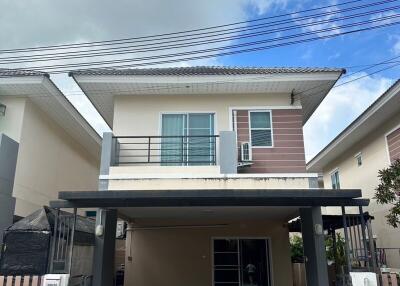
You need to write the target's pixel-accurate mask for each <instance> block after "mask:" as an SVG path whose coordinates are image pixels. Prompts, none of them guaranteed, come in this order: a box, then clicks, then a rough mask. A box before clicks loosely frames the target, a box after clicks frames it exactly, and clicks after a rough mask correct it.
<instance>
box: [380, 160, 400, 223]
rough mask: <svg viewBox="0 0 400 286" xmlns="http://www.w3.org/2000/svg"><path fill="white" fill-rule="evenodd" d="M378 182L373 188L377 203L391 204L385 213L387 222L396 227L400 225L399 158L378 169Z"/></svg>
mask: <svg viewBox="0 0 400 286" xmlns="http://www.w3.org/2000/svg"><path fill="white" fill-rule="evenodd" d="M378 177H379V180H380V183H379V185H378V187H377V188H376V189H375V197H374V198H375V199H376V201H377V202H378V204H391V205H392V207H391V209H390V210H389V214H388V215H386V219H387V222H388V224H390V225H391V226H393V227H395V228H397V227H398V226H399V225H400V199H399V197H400V159H397V160H396V161H394V162H393V163H392V164H391V165H390V166H389V168H385V169H382V170H380V171H379V175H378Z"/></svg>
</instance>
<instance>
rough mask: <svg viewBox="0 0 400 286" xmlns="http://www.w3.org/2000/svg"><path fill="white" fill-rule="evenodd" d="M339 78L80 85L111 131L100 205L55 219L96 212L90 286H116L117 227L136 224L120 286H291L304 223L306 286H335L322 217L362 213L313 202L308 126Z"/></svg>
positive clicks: (199, 70) (306, 75)
mask: <svg viewBox="0 0 400 286" xmlns="http://www.w3.org/2000/svg"><path fill="white" fill-rule="evenodd" d="M343 72H344V71H343V70H342V69H330V68H228V67H187V68H155V69H129V70H110V69H108V70H83V71H77V72H72V73H71V76H72V77H73V78H74V80H75V81H76V82H77V84H78V85H79V86H80V87H81V89H82V90H83V91H84V93H85V94H86V95H87V96H88V98H89V99H90V100H91V102H92V103H93V105H94V106H95V107H96V108H97V110H98V111H99V113H100V114H101V115H102V116H103V118H104V120H105V121H106V122H107V123H108V124H109V126H110V127H111V129H112V134H111V133H106V134H104V137H103V146H102V160H101V161H102V162H101V170H100V177H99V180H100V182H99V191H97V192H77V191H74V190H72V189H71V191H70V192H60V193H59V199H60V200H58V201H54V202H52V206H54V207H57V208H67V207H69V208H87V207H92V208H100V211H99V212H98V215H97V227H96V235H97V238H96V239H97V244H96V249H95V258H94V281H93V283H94V284H95V285H111V283H112V279H113V278H112V276H113V271H112V265H113V264H112V261H113V251H114V245H115V243H114V240H115V222H116V218H117V216H120V217H122V218H124V219H125V220H127V221H129V222H130V224H129V227H128V230H127V231H128V234H127V240H126V260H125V285H176V286H178V285H182V286H184V285H191V286H197V285H199V286H200V285H213V286H222V285H225V286H228V285H229V286H231V285H232V286H233V285H235V286H241V285H288V286H289V285H293V281H292V270H291V259H290V247H289V230H288V226H287V223H288V221H289V220H291V219H293V218H296V217H298V216H300V217H301V219H302V232H303V237H304V241H305V255H306V256H307V263H306V268H307V279H308V285H309V286H312V285H328V278H327V267H326V257H325V245H324V233H323V226H322V217H321V206H348V205H353V206H354V205H355V206H361V207H362V206H364V205H367V204H368V201H367V200H363V199H357V198H358V197H360V196H361V191H360V190H341V191H340V192H338V191H335V190H322V189H318V184H317V177H318V174H317V173H307V172H306V163H305V156H304V144H303V131H302V126H303V125H304V123H306V122H307V120H308V119H309V117H310V116H311V115H312V113H313V112H314V110H315V109H316V108H317V106H318V105H319V104H320V102H321V101H322V100H323V98H324V97H325V96H326V94H327V93H328V92H329V90H330V89H331V88H332V86H333V85H334V84H335V83H336V81H337V80H338V79H339V77H340V76H341V75H342V73H343Z"/></svg>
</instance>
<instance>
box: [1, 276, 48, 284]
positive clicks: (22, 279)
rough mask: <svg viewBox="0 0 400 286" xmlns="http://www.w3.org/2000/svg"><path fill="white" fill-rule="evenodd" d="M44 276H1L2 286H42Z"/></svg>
mask: <svg viewBox="0 0 400 286" xmlns="http://www.w3.org/2000/svg"><path fill="white" fill-rule="evenodd" d="M41 281H42V276H0V286H40V285H41Z"/></svg>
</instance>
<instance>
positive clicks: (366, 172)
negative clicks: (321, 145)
mask: <svg viewBox="0 0 400 286" xmlns="http://www.w3.org/2000/svg"><path fill="white" fill-rule="evenodd" d="M399 124H400V114H399V115H397V116H395V117H393V118H392V119H391V120H389V121H387V122H386V123H385V124H384V125H382V126H380V127H379V129H377V130H374V131H373V132H370V135H369V136H367V137H366V138H363V139H362V140H361V141H360V142H358V143H357V144H355V145H353V146H352V148H350V149H349V150H347V152H346V153H345V154H343V155H341V156H339V157H338V158H337V159H336V160H335V161H334V162H332V163H330V164H329V165H327V166H326V167H325V168H324V170H323V173H324V186H325V188H331V178H330V173H331V172H332V171H333V170H335V169H336V168H337V169H338V170H339V178H340V187H341V188H342V189H348V188H360V189H361V190H362V193H363V197H364V198H369V199H371V202H370V205H369V207H367V208H366V210H368V211H369V212H370V213H371V214H372V215H373V216H374V217H375V220H373V221H372V228H373V232H374V234H376V235H377V236H378V240H377V246H378V247H400V232H399V231H398V229H394V228H392V227H391V226H389V225H388V224H387V223H386V218H385V215H386V214H387V210H388V206H382V205H377V204H376V201H375V200H374V199H373V197H374V194H375V188H376V187H377V186H378V184H379V178H378V171H379V170H381V169H383V168H387V167H388V166H389V155H388V151H387V144H386V135H387V133H388V132H389V131H391V130H392V129H393V128H395V127H396V126H398V125H399ZM359 152H361V154H362V165H361V166H360V167H359V166H357V161H356V158H355V157H354V156H355V155H356V154H357V153H359ZM338 212H339V210H338V209H337V208H326V209H325V213H333V214H337V213H338ZM397 256H398V254H397ZM398 261H399V262H400V259H398ZM398 266H400V265H398Z"/></svg>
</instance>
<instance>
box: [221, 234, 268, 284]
mask: <svg viewBox="0 0 400 286" xmlns="http://www.w3.org/2000/svg"><path fill="white" fill-rule="evenodd" d="M213 249H214V250H213V251H214V253H213V256H214V257H213V262H214V263H213V265H214V269H213V271H214V273H213V277H214V286H270V285H271V271H270V268H271V267H270V256H269V253H270V246H269V240H267V239H247V238H244V239H239V238H226V239H225V238H222V239H214V240H213Z"/></svg>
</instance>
